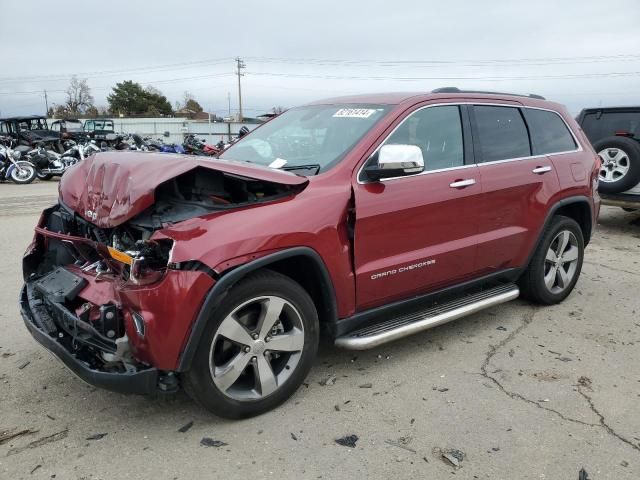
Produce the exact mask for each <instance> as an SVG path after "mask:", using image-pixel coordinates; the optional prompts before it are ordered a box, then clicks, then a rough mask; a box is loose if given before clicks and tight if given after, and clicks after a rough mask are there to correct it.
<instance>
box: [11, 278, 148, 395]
mask: <svg viewBox="0 0 640 480" xmlns="http://www.w3.org/2000/svg"><path fill="white" fill-rule="evenodd" d="M36 302H37V300H34V299H33V298H30V297H29V295H28V289H27V284H25V285H24V286H23V287H22V290H21V292H20V313H21V314H22V318H23V319H24V323H25V325H26V326H27V329H28V330H29V332H30V333H31V336H32V337H33V338H34V339H35V340H36V341H37V342H38V343H39V344H40V345H42V346H43V347H44V348H46V349H47V350H49V351H50V352H51V353H52V354H53V355H55V356H56V357H57V358H58V359H60V361H62V363H64V364H65V365H66V366H67V368H68V369H69V370H71V371H72V372H73V373H75V374H76V375H77V376H78V377H79V378H80V379H81V380H84V381H85V382H86V383H88V384H90V385H94V386H96V387H100V388H104V389H105V390H110V391H112V392H117V393H132V394H142V395H144V394H151V393H154V392H156V391H157V390H158V377H159V375H158V370H157V369H155V368H148V369H145V370H141V371H138V372H122V373H119V372H118V373H114V372H105V371H101V370H96V369H94V368H91V367H90V366H89V365H88V364H87V363H85V362H83V361H82V360H81V359H79V358H77V356H76V355H75V354H74V353H73V352H72V351H70V350H69V349H67V347H66V346H65V345H63V344H62V343H61V342H60V341H59V339H58V337H57V336H51V335H50V334H48V333H47V331H46V330H45V329H44V327H43V325H45V322H47V319H45V318H43V316H44V315H47V313H46V311H44V309H42V308H38V307H40V305H37V304H36Z"/></svg>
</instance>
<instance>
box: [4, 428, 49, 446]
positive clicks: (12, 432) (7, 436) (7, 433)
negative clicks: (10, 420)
mask: <svg viewBox="0 0 640 480" xmlns="http://www.w3.org/2000/svg"><path fill="white" fill-rule="evenodd" d="M38 431H39V430H31V429H30V428H25V429H24V430H17V429H16V428H10V429H9V430H0V445H2V444H3V443H7V442H8V441H9V440H11V439H13V438H16V437H20V436H22V435H30V434H32V433H37V432H38Z"/></svg>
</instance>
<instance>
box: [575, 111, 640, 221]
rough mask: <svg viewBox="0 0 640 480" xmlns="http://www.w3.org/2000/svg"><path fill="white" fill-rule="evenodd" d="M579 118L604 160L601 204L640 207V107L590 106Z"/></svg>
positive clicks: (631, 207)
mask: <svg viewBox="0 0 640 480" xmlns="http://www.w3.org/2000/svg"><path fill="white" fill-rule="evenodd" d="M577 120H578V123H579V124H580V126H581V127H582V130H584V133H585V134H586V135H587V137H588V138H589V141H590V142H591V144H592V145H593V148H594V150H595V151H596V152H598V155H599V156H600V158H601V159H602V168H601V169H600V182H599V187H598V190H599V191H600V193H601V197H602V203H603V204H605V205H616V206H619V207H623V208H626V209H638V208H640V107H611V108H609V107H607V108H587V109H584V110H582V112H580V114H579V115H578V118H577Z"/></svg>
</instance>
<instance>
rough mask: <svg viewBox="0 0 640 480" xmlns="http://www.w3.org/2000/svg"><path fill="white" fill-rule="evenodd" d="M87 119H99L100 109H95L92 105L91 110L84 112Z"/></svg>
mask: <svg viewBox="0 0 640 480" xmlns="http://www.w3.org/2000/svg"><path fill="white" fill-rule="evenodd" d="M84 114H85V116H86V117H89V118H91V117H97V116H98V108H97V107H94V106H93V105H91V106H90V107H89V108H87V110H86V111H85V112H84Z"/></svg>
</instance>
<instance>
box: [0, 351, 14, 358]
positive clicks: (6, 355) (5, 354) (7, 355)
mask: <svg viewBox="0 0 640 480" xmlns="http://www.w3.org/2000/svg"><path fill="white" fill-rule="evenodd" d="M13 355H15V353H13V352H4V353H3V354H2V358H9V357H11V356H13Z"/></svg>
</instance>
